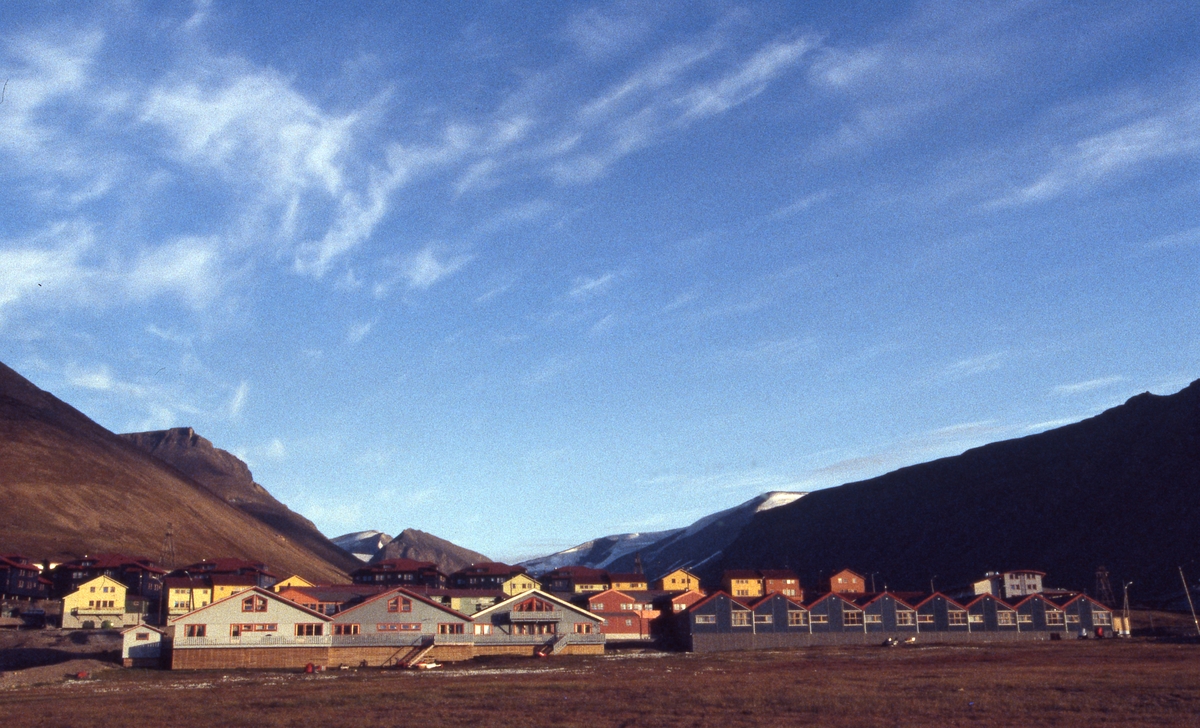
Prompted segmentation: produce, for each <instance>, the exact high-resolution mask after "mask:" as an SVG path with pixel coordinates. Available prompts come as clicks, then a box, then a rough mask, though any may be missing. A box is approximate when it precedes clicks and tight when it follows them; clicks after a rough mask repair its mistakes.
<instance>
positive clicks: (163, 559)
mask: <svg viewBox="0 0 1200 728" xmlns="http://www.w3.org/2000/svg"><path fill="white" fill-rule="evenodd" d="M174 529H175V524H173V523H167V532H166V533H164V534H163V541H162V548H161V549H159V552H158V563H159V564H161V565H162V567H163V568H164V569H166V570H167V571H170V570H172V569H174V568H175V534H174V532H173V531H174Z"/></svg>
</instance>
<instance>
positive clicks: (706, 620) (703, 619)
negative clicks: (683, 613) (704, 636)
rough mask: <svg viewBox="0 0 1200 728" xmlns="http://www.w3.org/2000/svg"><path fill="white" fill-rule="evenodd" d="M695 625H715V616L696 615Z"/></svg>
mask: <svg viewBox="0 0 1200 728" xmlns="http://www.w3.org/2000/svg"><path fill="white" fill-rule="evenodd" d="M695 623H696V624H716V623H717V615H715V614H697V615H696V617H695Z"/></svg>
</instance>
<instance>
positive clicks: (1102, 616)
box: [1092, 609, 1112, 627]
mask: <svg viewBox="0 0 1200 728" xmlns="http://www.w3.org/2000/svg"><path fill="white" fill-rule="evenodd" d="M1092 624H1094V625H1096V626H1097V627H1108V626H1109V625H1111V624H1112V612H1110V611H1108V610H1101V609H1093V610H1092Z"/></svg>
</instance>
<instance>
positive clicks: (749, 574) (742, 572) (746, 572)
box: [721, 569, 760, 581]
mask: <svg viewBox="0 0 1200 728" xmlns="http://www.w3.org/2000/svg"><path fill="white" fill-rule="evenodd" d="M758 578H760V577H759V575H758V572H757V571H754V570H753V569H729V570H728V571H726V572H725V573H724V574H722V575H721V580H722V581H724V580H725V579H758Z"/></svg>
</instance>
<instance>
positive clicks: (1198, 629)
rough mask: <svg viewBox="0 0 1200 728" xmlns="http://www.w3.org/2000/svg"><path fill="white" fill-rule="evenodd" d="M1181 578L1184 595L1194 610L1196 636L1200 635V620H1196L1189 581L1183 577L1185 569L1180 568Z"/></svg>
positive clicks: (1189, 606)
mask: <svg viewBox="0 0 1200 728" xmlns="http://www.w3.org/2000/svg"><path fill="white" fill-rule="evenodd" d="M1179 578H1180V579H1181V580H1182V581H1183V594H1184V596H1186V597H1187V600H1188V608H1189V609H1191V610H1192V624H1194V625H1196V634H1197V635H1200V620H1197V619H1196V605H1195V604H1193V603H1192V590H1191V589H1188V583H1187V579H1186V578H1185V577H1184V576H1183V567H1182V566H1180V567H1179Z"/></svg>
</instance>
